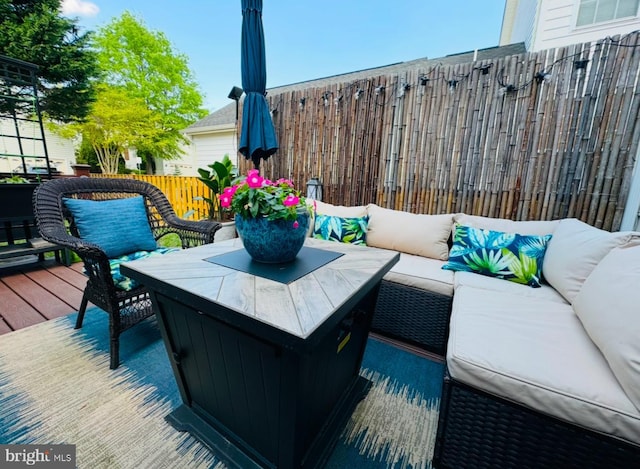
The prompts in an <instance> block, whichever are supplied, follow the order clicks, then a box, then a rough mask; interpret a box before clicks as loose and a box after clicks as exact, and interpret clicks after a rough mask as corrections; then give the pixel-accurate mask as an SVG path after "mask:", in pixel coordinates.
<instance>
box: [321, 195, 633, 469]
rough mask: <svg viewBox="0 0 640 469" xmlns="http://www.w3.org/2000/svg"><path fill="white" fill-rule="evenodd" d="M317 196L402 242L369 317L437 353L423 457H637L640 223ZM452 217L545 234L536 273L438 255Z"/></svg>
mask: <svg viewBox="0 0 640 469" xmlns="http://www.w3.org/2000/svg"><path fill="white" fill-rule="evenodd" d="M315 209H316V217H318V215H319V214H323V215H325V216H330V217H336V221H338V222H339V221H345V220H353V219H364V220H365V222H366V225H365V226H366V244H367V245H369V246H373V247H378V248H383V249H391V250H396V251H399V252H400V254H401V256H400V261H399V262H398V263H397V264H396V266H394V268H393V269H392V270H391V272H389V273H388V274H387V275H386V276H385V278H384V280H383V282H382V284H381V287H380V291H379V297H378V302H377V307H376V312H375V315H374V319H373V330H374V331H376V332H378V333H381V334H384V335H387V336H390V337H394V338H397V339H401V340H404V341H406V342H410V343H412V344H415V345H419V346H421V347H423V348H424V349H426V350H428V351H431V352H435V353H437V354H440V355H443V356H445V357H446V373H445V377H444V384H443V394H442V400H441V408H440V421H439V426H438V434H437V440H436V448H435V454H434V465H436V466H437V467H448V468H461V467H473V468H480V467H501V468H503V467H518V468H522V467H531V468H541V467H581V468H586V467H594V468H595V467H598V468H602V467H616V468H621V467H638V464H639V462H640V233H637V232H615V233H610V232H607V231H603V230H599V229H597V228H594V227H592V226H590V225H587V224H585V223H583V222H581V221H579V220H577V219H562V220H555V221H511V220H503V219H493V218H487V217H479V216H470V215H466V214H462V213H459V214H447V215H417V214H411V213H407V212H401V211H396V210H389V209H385V208H382V207H379V206H377V205H374V204H370V205H367V206H359V207H342V206H333V205H329V204H326V203H321V202H317V203H316V207H315ZM345 226H346V225H345ZM459 227H472V228H475V229H476V230H474V231H477V229H481V230H491V231H493V232H494V233H495V232H501V233H509V234H512V233H518V234H520V235H526V236H531V237H532V238H531V239H540V238H542V239H544V240H545V241H546V245H545V247H546V250H545V251H544V256H543V258H541V259H540V261H541V268H540V270H541V274H542V276H541V277H542V278H541V279H539V280H540V282H539V283H540V284H541V286H540V287H538V288H532V287H531V286H529V285H524V284H519V283H515V282H513V281H508V280H505V279H503V278H495V277H491V276H486V275H479V274H477V273H473V272H469V271H463V270H459V269H458V270H446V269H443V266H444V265H446V264H448V265H449V267H450V266H451V260H450V259H449V253H450V252H453V251H452V233H455V230H456V229H458V228H459ZM483 233H485V234H487V233H488V232H486V231H485V232H483ZM316 235H317V236H321V234H319V233H316ZM549 235H551V236H550V237H549ZM454 239H455V238H454ZM453 244H455V243H453ZM533 283H536V282H533Z"/></svg>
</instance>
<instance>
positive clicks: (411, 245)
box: [367, 204, 453, 261]
mask: <svg viewBox="0 0 640 469" xmlns="http://www.w3.org/2000/svg"><path fill="white" fill-rule="evenodd" d="M368 213H369V229H368V231H367V245H368V246H373V247H378V248H383V249H391V250H393V251H400V252H406V253H407V254H415V255H418V256H423V257H430V258H432V259H439V260H443V261H446V260H447V259H448V258H449V245H448V244H447V240H448V239H449V236H450V234H451V228H452V226H453V214H448V215H418V214H414V213H409V212H403V211H400V210H391V209H388V208H383V207H379V206H377V205H376V204H369V205H368Z"/></svg>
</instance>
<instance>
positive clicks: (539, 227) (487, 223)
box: [454, 213, 558, 236]
mask: <svg viewBox="0 0 640 469" xmlns="http://www.w3.org/2000/svg"><path fill="white" fill-rule="evenodd" d="M454 221H455V222H456V223H459V224H460V225H465V226H473V227H474V228H480V229H483V230H493V231H503V232H505V233H517V234H521V235H537V236H544V235H548V234H551V233H553V231H554V230H555V228H556V226H557V225H558V220H553V221H513V220H506V219H504V218H490V217H481V216H477V215H467V214H466V213H456V214H455V216H454Z"/></svg>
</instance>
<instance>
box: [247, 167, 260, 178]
mask: <svg viewBox="0 0 640 469" xmlns="http://www.w3.org/2000/svg"><path fill="white" fill-rule="evenodd" d="M259 174H260V170H258V169H250V170H249V171H247V177H248V178H250V177H251V176H257V175H259Z"/></svg>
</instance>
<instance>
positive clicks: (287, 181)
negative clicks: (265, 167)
mask: <svg viewBox="0 0 640 469" xmlns="http://www.w3.org/2000/svg"><path fill="white" fill-rule="evenodd" d="M276 184H278V185H280V184H286V185H287V186H289V187H293V182H292V181H291V179H284V178H280V179H278V180H277V181H276Z"/></svg>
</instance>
